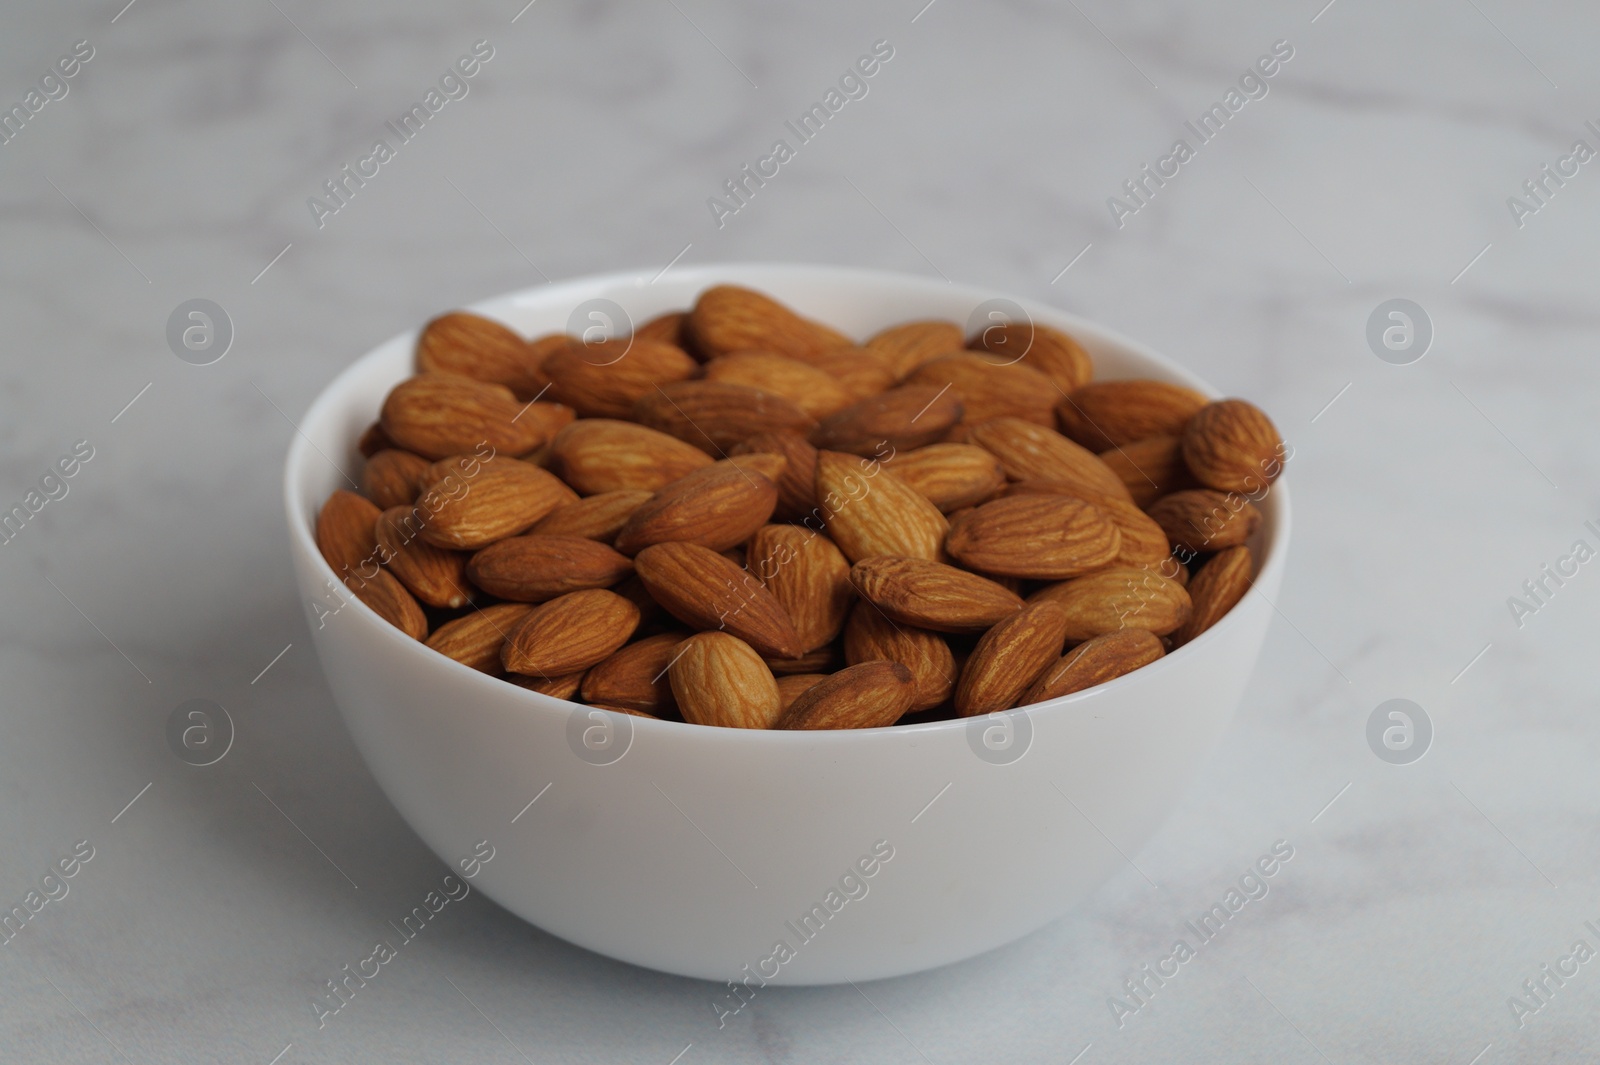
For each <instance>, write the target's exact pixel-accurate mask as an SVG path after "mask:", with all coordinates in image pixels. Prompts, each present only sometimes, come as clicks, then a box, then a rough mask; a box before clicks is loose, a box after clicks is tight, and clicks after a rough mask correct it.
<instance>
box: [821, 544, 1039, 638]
mask: <svg viewBox="0 0 1600 1065" xmlns="http://www.w3.org/2000/svg"><path fill="white" fill-rule="evenodd" d="M850 583H851V584H853V585H855V588H856V591H857V592H859V593H860V595H861V598H863V599H865V600H866V601H867V602H869V603H872V604H873V605H874V606H876V607H877V608H878V609H879V610H881V611H883V613H884V614H885V615H886V616H887V617H889V618H890V619H891V620H893V621H897V622H899V623H901V624H902V625H915V626H917V627H918V628H923V629H932V630H933V631H934V632H981V631H983V630H984V629H988V628H990V627H992V626H994V625H996V624H999V623H1000V622H1002V621H1004V620H1005V619H1006V618H1008V617H1010V616H1011V615H1012V614H1015V613H1016V612H1017V611H1019V610H1021V609H1022V597H1021V596H1019V595H1017V594H1016V593H1015V592H1012V591H1010V590H1008V589H1006V588H1003V587H1001V586H1000V585H998V584H996V583H995V582H994V581H991V580H989V579H988V578H986V577H980V576H978V575H977V574H976V573H969V572H967V571H966V570H964V569H957V568H956V567H955V566H946V565H945V564H943V563H942V562H930V561H928V560H927V559H922V558H893V557H890V556H887V555H880V556H878V557H875V558H868V559H863V560H862V561H860V562H857V563H856V564H855V565H854V566H852V567H851V569H850Z"/></svg>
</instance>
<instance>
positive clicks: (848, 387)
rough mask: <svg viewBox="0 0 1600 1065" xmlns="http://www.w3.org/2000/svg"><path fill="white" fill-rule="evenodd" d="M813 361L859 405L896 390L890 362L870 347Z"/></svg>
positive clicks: (842, 350) (838, 351)
mask: <svg viewBox="0 0 1600 1065" xmlns="http://www.w3.org/2000/svg"><path fill="white" fill-rule="evenodd" d="M810 362H811V365H813V366H815V367H816V368H817V369H819V370H821V371H822V372H823V373H825V374H827V375H828V376H829V377H832V378H833V379H834V380H835V381H836V382H838V384H839V387H840V388H842V389H844V390H845V391H846V392H848V393H850V398H851V399H852V400H854V401H856V402H860V401H861V400H863V399H867V398H869V397H871V396H875V395H877V394H878V393H879V392H887V391H888V390H889V389H890V388H892V387H894V383H895V376H894V371H893V370H892V369H890V367H889V363H888V360H886V359H884V358H883V357H882V356H881V355H879V354H878V353H877V352H875V351H873V350H872V349H870V348H834V349H833V350H832V351H828V352H826V353H824V354H822V355H817V356H815V357H814V358H812V359H811V360H810Z"/></svg>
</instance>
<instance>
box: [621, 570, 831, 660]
mask: <svg viewBox="0 0 1600 1065" xmlns="http://www.w3.org/2000/svg"><path fill="white" fill-rule="evenodd" d="M634 568H635V569H636V570H637V572H638V574H639V579H640V580H641V581H643V582H644V586H645V589H646V590H647V591H649V593H650V596H651V598H653V599H655V601H656V602H658V603H660V604H661V605H662V606H663V607H665V608H666V610H667V612H668V613H670V614H672V615H673V616H674V617H676V618H678V619H679V620H680V621H682V622H684V623H685V624H686V625H688V626H689V627H690V628H695V629H726V630H727V631H728V632H730V633H732V634H733V635H735V636H737V637H739V638H740V639H741V640H744V641H745V642H746V643H748V644H750V646H752V647H754V648H755V649H756V650H757V651H759V652H760V653H761V654H763V655H770V656H772V657H774V658H795V657H798V656H799V655H800V654H801V653H802V652H804V650H805V648H804V647H802V646H801V643H800V636H799V634H798V633H797V632H795V628H794V623H793V622H792V621H791V620H790V619H789V614H788V612H787V611H785V610H784V609H783V606H782V604H780V603H779V602H778V600H777V599H776V598H774V597H773V594H772V593H771V592H770V591H768V590H767V589H766V587H764V586H763V585H762V584H761V582H760V581H758V580H757V579H756V578H755V576H754V575H753V574H751V573H750V572H749V571H748V570H745V569H742V568H740V567H739V566H736V565H734V564H733V563H732V562H730V561H728V560H727V559H725V558H723V557H722V556H721V555H719V554H717V553H716V552H715V551H713V550H711V549H710V548H708V547H701V546H700V545H699V544H687V543H663V544H652V545H651V546H650V547H647V548H645V549H644V550H643V551H640V552H639V555H638V557H637V558H635V559H634Z"/></svg>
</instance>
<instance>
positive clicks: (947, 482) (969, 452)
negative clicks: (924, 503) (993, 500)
mask: <svg viewBox="0 0 1600 1065" xmlns="http://www.w3.org/2000/svg"><path fill="white" fill-rule="evenodd" d="M888 466H889V469H890V470H892V471H893V472H894V475H895V476H896V477H898V478H900V479H901V480H902V481H904V482H905V483H906V484H908V485H910V486H911V487H912V488H913V489H915V490H916V491H917V492H920V493H921V494H922V495H923V496H925V497H927V500H928V502H930V503H932V504H933V505H934V506H936V507H938V508H939V509H940V510H941V511H943V512H944V513H946V514H948V513H950V512H951V511H952V510H959V509H960V508H962V507H970V506H976V505H977V504H978V503H981V502H983V501H984V500H985V499H988V498H989V497H990V496H992V495H993V494H994V493H995V492H997V491H999V490H1000V489H1001V488H1003V487H1004V486H1005V483H1006V475H1005V471H1004V470H1002V469H1001V468H1000V460H999V459H997V458H995V457H994V456H993V455H992V454H990V453H989V452H988V451H985V450H984V449H983V448H981V447H976V446H974V445H972V444H929V445H928V446H927V447H919V448H914V449H912V450H910V451H901V452H899V453H898V454H896V455H895V456H894V458H893V459H890V460H889V462H888Z"/></svg>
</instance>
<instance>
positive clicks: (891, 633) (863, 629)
mask: <svg viewBox="0 0 1600 1065" xmlns="http://www.w3.org/2000/svg"><path fill="white" fill-rule="evenodd" d="M844 660H845V661H846V662H848V663H850V664H851V665H852V666H858V665H861V664H862V663H863V662H876V661H885V662H898V663H900V664H901V665H902V666H905V667H906V669H908V670H910V671H911V676H912V677H913V678H914V679H915V680H916V695H915V697H914V698H913V699H912V701H911V710H913V711H916V710H931V709H933V708H934V707H936V706H938V705H939V704H941V703H943V702H944V701H945V700H946V699H948V698H950V693H951V692H952V691H954V690H955V686H956V674H957V671H956V658H955V655H954V654H953V653H951V650H950V645H949V644H948V643H946V642H945V640H944V637H942V636H940V635H939V634H938V633H936V632H929V631H928V630H927V629H919V628H915V627H913V626H910V625H900V624H897V623H895V622H893V621H890V620H889V619H888V618H886V617H884V616H883V612H882V611H880V610H879V609H878V608H877V607H875V606H873V605H872V604H871V603H867V602H860V603H857V604H856V607H855V609H854V610H852V611H850V620H849V621H848V622H846V623H845V627H844Z"/></svg>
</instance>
